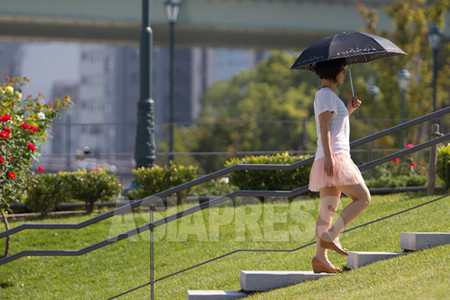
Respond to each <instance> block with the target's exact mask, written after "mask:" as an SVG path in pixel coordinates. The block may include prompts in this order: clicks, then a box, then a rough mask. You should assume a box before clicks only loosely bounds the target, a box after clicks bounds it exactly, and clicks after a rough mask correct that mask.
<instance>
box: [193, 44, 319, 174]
mask: <svg viewBox="0 0 450 300" xmlns="http://www.w3.org/2000/svg"><path fill="white" fill-rule="evenodd" d="M293 61H294V56H292V55H290V54H288V53H287V52H280V51H275V52H272V54H271V55H270V56H269V57H268V58H267V59H265V60H263V61H262V62H261V63H260V64H258V65H257V66H256V68H255V69H253V70H252V71H243V72H241V73H239V74H237V75H235V76H234V77H232V78H231V80H230V81H228V82H217V83H215V84H213V85H212V86H211V87H210V88H208V90H207V91H206V94H205V96H204V98H203V99H202V111H201V113H200V116H199V119H198V122H199V124H198V125H197V128H196V130H195V132H196V134H195V136H196V137H195V143H191V145H192V147H191V148H190V149H189V150H190V151H193V152H200V151H202V152H205V151H208V152H231V153H236V152H237V151H240V152H242V151H255V150H258V151H268V152H275V151H285V150H305V149H307V148H311V147H313V145H312V144H311V143H312V142H310V144H309V145H304V143H303V141H304V136H303V135H304V134H307V135H314V126H313V124H309V127H308V128H307V131H306V132H305V130H304V126H303V124H302V123H300V122H298V121H301V120H304V119H306V118H309V116H310V115H311V111H312V109H313V108H312V103H313V99H314V93H315V90H316V89H317V87H318V86H319V85H320V81H319V80H318V78H316V76H315V75H314V74H313V73H311V72H306V71H303V72H301V71H300V72H299V71H291V70H290V69H289V68H290V66H291V65H292V63H293ZM272 121H282V122H277V123H274V122H272ZM292 121H294V122H292ZM314 142H315V141H314ZM227 158H229V156H222V157H220V156H208V157H202V158H201V159H199V164H200V166H201V167H202V169H203V170H204V171H212V170H217V169H218V168H221V167H223V164H224V163H225V160H226V159H227Z"/></svg>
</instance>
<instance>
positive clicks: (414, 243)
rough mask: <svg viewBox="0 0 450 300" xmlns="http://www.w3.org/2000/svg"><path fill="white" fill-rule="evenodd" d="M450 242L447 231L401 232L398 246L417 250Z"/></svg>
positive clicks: (449, 235)
mask: <svg viewBox="0 0 450 300" xmlns="http://www.w3.org/2000/svg"><path fill="white" fill-rule="evenodd" d="M445 244H450V233H449V232H401V233H400V248H402V249H403V250H408V251H417V250H423V249H428V248H431V247H436V246H441V245H445Z"/></svg>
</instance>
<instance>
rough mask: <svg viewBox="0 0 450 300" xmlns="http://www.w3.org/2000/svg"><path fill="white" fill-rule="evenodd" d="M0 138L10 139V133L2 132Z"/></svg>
mask: <svg viewBox="0 0 450 300" xmlns="http://www.w3.org/2000/svg"><path fill="white" fill-rule="evenodd" d="M0 137H2V138H5V139H9V133H7V132H4V131H2V132H0Z"/></svg>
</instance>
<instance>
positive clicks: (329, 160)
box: [324, 156, 334, 176]
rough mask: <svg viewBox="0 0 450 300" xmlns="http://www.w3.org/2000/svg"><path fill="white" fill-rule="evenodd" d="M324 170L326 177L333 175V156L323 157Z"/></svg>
mask: <svg viewBox="0 0 450 300" xmlns="http://www.w3.org/2000/svg"><path fill="white" fill-rule="evenodd" d="M324 168H325V173H327V175H328V176H333V173H334V158H333V156H325V161H324Z"/></svg>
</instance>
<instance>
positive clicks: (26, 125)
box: [20, 123, 30, 130]
mask: <svg viewBox="0 0 450 300" xmlns="http://www.w3.org/2000/svg"><path fill="white" fill-rule="evenodd" d="M20 126H21V127H22V128H23V129H25V130H29V129H30V125H28V124H26V123H22V124H20Z"/></svg>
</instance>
